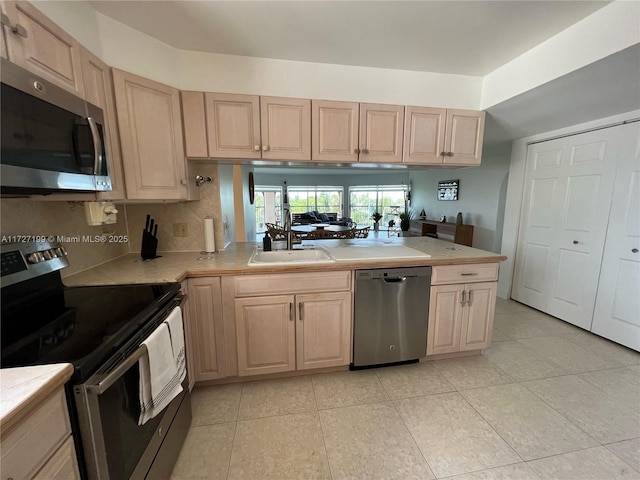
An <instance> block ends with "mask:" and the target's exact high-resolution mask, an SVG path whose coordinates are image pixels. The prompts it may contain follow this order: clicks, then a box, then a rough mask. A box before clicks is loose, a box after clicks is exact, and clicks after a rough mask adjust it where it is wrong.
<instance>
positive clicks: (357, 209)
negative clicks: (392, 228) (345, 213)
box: [349, 185, 407, 227]
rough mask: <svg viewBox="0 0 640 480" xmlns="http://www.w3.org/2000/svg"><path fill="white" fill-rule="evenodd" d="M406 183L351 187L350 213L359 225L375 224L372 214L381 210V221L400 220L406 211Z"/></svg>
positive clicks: (386, 222)
mask: <svg viewBox="0 0 640 480" xmlns="http://www.w3.org/2000/svg"><path fill="white" fill-rule="evenodd" d="M406 193H407V186H406V185H373V186H358V187H349V212H350V213H349V215H350V216H351V219H352V220H353V221H354V222H356V223H357V224H358V226H359V227H360V226H362V227H364V226H366V225H373V219H372V218H371V215H373V213H374V212H380V213H381V214H382V219H381V220H380V223H381V224H382V225H386V224H388V223H389V220H394V221H396V222H399V220H400V219H399V215H400V214H401V213H402V212H404V211H405V205H406V204H405V198H406Z"/></svg>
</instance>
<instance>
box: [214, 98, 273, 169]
mask: <svg viewBox="0 0 640 480" xmlns="http://www.w3.org/2000/svg"><path fill="white" fill-rule="evenodd" d="M205 103H206V112H207V121H208V123H207V139H208V142H209V155H210V156H211V157H215V158H262V155H261V150H262V148H261V143H260V100H259V97H258V96H257V95H234V94H229V93H206V94H205Z"/></svg>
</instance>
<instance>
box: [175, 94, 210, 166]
mask: <svg viewBox="0 0 640 480" xmlns="http://www.w3.org/2000/svg"><path fill="white" fill-rule="evenodd" d="M180 100H181V104H182V126H183V131H184V154H185V155H186V156H187V157H189V158H207V157H208V156H209V148H208V145H207V116H206V113H205V110H204V93H203V92H180Z"/></svg>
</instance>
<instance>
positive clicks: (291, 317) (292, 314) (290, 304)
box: [289, 303, 295, 322]
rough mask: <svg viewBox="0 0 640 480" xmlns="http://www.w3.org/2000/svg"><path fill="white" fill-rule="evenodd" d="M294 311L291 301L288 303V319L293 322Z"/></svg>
mask: <svg viewBox="0 0 640 480" xmlns="http://www.w3.org/2000/svg"><path fill="white" fill-rule="evenodd" d="M294 316H295V315H294V313H293V303H289V321H290V322H293V320H294V318H293V317H294Z"/></svg>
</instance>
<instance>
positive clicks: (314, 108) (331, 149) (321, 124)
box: [311, 100, 360, 162]
mask: <svg viewBox="0 0 640 480" xmlns="http://www.w3.org/2000/svg"><path fill="white" fill-rule="evenodd" d="M359 110H360V104H359V103H354V102H332V101H329V100H313V101H312V102H311V127H312V129H313V130H312V132H313V134H312V139H311V143H312V154H311V159H312V160H314V161H329V162H357V161H358V153H359V149H358V121H359Z"/></svg>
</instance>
